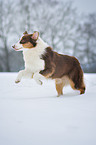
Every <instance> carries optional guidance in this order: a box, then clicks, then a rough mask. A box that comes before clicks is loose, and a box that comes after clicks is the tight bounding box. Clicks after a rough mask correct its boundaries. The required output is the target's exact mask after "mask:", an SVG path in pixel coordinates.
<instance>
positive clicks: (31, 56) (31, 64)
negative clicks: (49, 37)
mask: <svg viewBox="0 0 96 145" xmlns="http://www.w3.org/2000/svg"><path fill="white" fill-rule="evenodd" d="M23 56H24V61H25V69H28V70H30V71H32V72H34V73H35V72H37V71H40V70H43V69H44V66H45V63H44V60H42V59H40V55H39V54H38V53H36V52H34V51H32V52H31V51H29V50H28V51H26V52H23Z"/></svg>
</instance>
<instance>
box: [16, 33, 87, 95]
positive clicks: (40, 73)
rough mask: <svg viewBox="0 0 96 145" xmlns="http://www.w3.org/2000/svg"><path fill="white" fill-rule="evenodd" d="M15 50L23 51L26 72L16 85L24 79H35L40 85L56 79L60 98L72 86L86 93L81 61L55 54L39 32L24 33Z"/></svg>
mask: <svg viewBox="0 0 96 145" xmlns="http://www.w3.org/2000/svg"><path fill="white" fill-rule="evenodd" d="M13 48H14V49H15V50H23V56H24V61H25V70H22V71H20V72H19V74H18V76H17V79H16V81H15V82H16V83H18V82H20V81H21V78H22V77H29V78H32V77H33V78H34V79H35V80H36V82H37V83H38V84H42V81H41V79H43V78H51V79H55V85H56V90H57V92H58V96H60V95H62V94H63V87H64V86H65V85H66V84H70V85H71V87H72V88H73V89H76V90H79V91H80V94H83V93H84V92H85V84H84V78H83V71H82V69H81V66H80V63H79V61H78V60H77V59H76V58H75V57H72V56H68V55H61V54H58V53H57V52H54V51H53V50H52V48H51V47H49V46H48V44H46V43H45V42H44V41H43V40H42V39H41V38H40V37H39V33H38V32H34V33H33V34H28V33H27V32H26V33H24V36H23V37H22V38H21V40H20V42H18V43H17V44H16V45H14V46H13Z"/></svg>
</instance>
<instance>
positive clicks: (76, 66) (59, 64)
mask: <svg viewBox="0 0 96 145" xmlns="http://www.w3.org/2000/svg"><path fill="white" fill-rule="evenodd" d="M42 59H43V60H44V61H45V69H44V70H42V71H40V74H42V75H43V76H45V77H47V78H52V79H55V84H56V90H57V92H58V95H62V94H63V92H62V90H63V87H64V85H66V83H68V84H70V85H71V87H72V88H73V89H75V90H79V91H80V94H83V93H84V92H85V85H84V80H83V71H82V69H81V66H80V63H79V61H78V60H77V59H76V58H75V57H72V56H68V55H61V54H58V53H57V52H54V51H53V50H52V48H50V47H47V48H46V53H45V54H44V55H42ZM58 79H59V81H60V82H59V83H58ZM66 80H67V82H66Z"/></svg>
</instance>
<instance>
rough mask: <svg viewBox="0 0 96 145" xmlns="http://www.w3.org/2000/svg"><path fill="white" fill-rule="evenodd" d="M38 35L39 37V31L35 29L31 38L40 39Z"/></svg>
mask: <svg viewBox="0 0 96 145" xmlns="http://www.w3.org/2000/svg"><path fill="white" fill-rule="evenodd" d="M38 37H39V32H37V31H35V32H34V33H33V35H32V37H31V38H32V39H34V40H35V41H36V40H37V39H38Z"/></svg>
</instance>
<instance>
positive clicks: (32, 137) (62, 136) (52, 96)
mask: <svg viewBox="0 0 96 145" xmlns="http://www.w3.org/2000/svg"><path fill="white" fill-rule="evenodd" d="M16 76H17V73H0V145H96V74H85V83H86V88H87V90H86V93H85V94H84V95H79V92H78V91H74V90H72V89H71V88H70V87H66V88H64V95H63V96H61V97H56V95H57V93H56V90H55V85H54V81H51V80H50V81H49V80H48V81H44V82H43V85H42V86H39V85H38V84H36V82H35V81H34V80H22V82H20V83H19V84H15V83H14V81H15V78H16Z"/></svg>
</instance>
